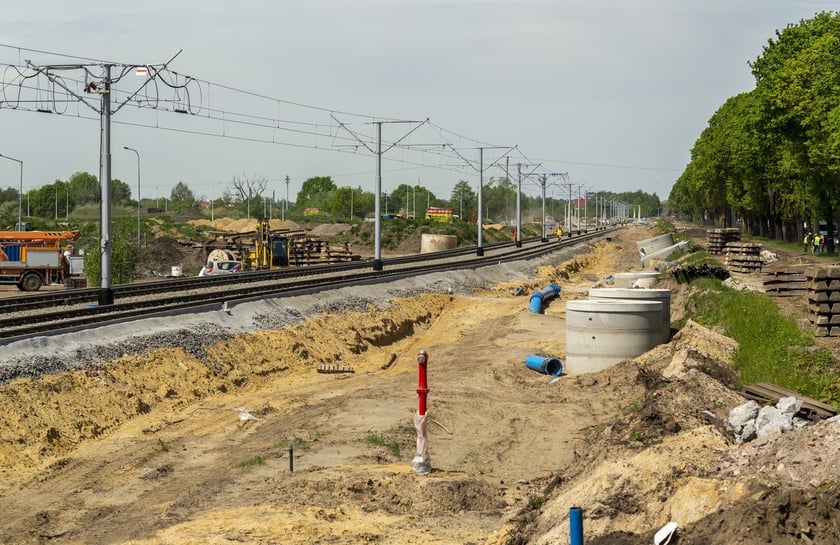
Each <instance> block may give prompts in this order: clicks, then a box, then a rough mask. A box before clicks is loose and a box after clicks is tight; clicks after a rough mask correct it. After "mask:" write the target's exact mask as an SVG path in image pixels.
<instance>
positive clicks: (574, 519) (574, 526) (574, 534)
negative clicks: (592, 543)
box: [569, 507, 583, 545]
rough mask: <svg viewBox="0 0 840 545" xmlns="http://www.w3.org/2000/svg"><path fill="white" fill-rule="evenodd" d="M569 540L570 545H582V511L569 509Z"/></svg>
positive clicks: (574, 508) (577, 508)
mask: <svg viewBox="0 0 840 545" xmlns="http://www.w3.org/2000/svg"><path fill="white" fill-rule="evenodd" d="M569 539H570V540H571V541H570V544H571V545H583V509H581V508H580V507H572V508H571V509H569Z"/></svg>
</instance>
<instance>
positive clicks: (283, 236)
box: [204, 220, 361, 270]
mask: <svg viewBox="0 0 840 545" xmlns="http://www.w3.org/2000/svg"><path fill="white" fill-rule="evenodd" d="M204 248H205V250H206V251H207V261H208V262H212V261H239V262H240V263H242V269H243V270H266V269H277V268H281V267H288V266H303V265H316V264H325V263H340V262H344V261H355V260H358V259H361V257H360V256H354V255H352V254H351V253H350V250H349V248H348V247H347V245H344V246H343V247H342V248H334V247H333V248H331V247H330V243H329V242H327V241H325V240H321V239H320V238H317V237H312V236H311V235H310V234H309V233H308V232H307V231H305V230H303V229H296V230H291V229H275V230H272V229H271V227H270V225H269V222H268V221H267V220H260V221H259V222H258V223H257V225H256V228H255V229H254V231H248V232H244V233H228V232H218V233H215V234H214V239H213V240H210V241H207V242H205V244H204Z"/></svg>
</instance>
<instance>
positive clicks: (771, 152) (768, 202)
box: [668, 12, 840, 241]
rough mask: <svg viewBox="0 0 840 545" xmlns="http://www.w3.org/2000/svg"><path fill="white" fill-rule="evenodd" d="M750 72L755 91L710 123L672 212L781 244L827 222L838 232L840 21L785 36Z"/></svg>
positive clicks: (831, 18) (822, 18) (790, 30)
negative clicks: (835, 226) (734, 227)
mask: <svg viewBox="0 0 840 545" xmlns="http://www.w3.org/2000/svg"><path fill="white" fill-rule="evenodd" d="M749 66H750V68H751V70H752V74H753V76H754V78H755V88H754V89H752V90H751V91H749V92H745V93H741V94H738V95H736V96H733V97H731V98H729V99H728V100H727V101H726V102H724V104H723V105H722V106H720V108H719V109H718V110H717V111H716V112H715V113H714V115H712V117H711V118H710V119H709V122H708V126H707V127H706V128H705V129H704V130H703V132H702V133H701V134H700V136H699V138H698V139H697V141H696V142H695V144H694V146H693V148H692V149H691V158H690V161H689V163H688V165H687V166H686V169H685V171H684V172H683V173H682V174H681V175H680V177H679V178H678V179H677V181H676V183H675V184H674V186H673V188H672V190H671V193H670V195H669V198H668V206H669V208H670V209H671V210H672V211H674V212H677V213H679V214H681V215H682V216H684V217H686V218H687V219H690V220H694V221H705V222H706V223H707V224H711V225H715V226H721V227H732V226H736V225H741V227H742V229H743V230H745V231H746V232H748V233H750V234H753V235H759V236H766V237H769V238H775V239H779V240H787V241H800V240H802V238H803V236H804V233H806V232H807V231H809V230H811V231H813V230H816V228H817V225H818V222H821V221H826V222H827V226H828V229H829V230H832V224H833V223H834V222H836V221H837V220H838V210H840V207H838V204H840V184H839V183H838V176H840V14H838V13H828V12H821V13H818V14H817V15H816V16H815V17H813V18H811V19H805V20H802V21H800V22H799V23H797V24H791V25H788V26H787V27H786V28H785V29H784V30H781V31H776V33H775V37H774V38H771V39H769V40H768V43H767V44H766V45H765V46H764V48H763V50H762V53H761V55H760V56H759V57H758V58H757V59H756V60H755V61H754V62H751V63H749ZM829 238H830V239H831V238H832V237H829Z"/></svg>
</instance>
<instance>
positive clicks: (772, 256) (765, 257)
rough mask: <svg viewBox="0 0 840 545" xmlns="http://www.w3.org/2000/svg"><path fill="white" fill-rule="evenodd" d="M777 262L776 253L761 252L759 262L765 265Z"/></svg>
mask: <svg viewBox="0 0 840 545" xmlns="http://www.w3.org/2000/svg"><path fill="white" fill-rule="evenodd" d="M778 260H779V255H778V254H776V253H773V252H771V251H770V250H761V261H763V262H764V263H765V264H767V263H775V262H776V261H778Z"/></svg>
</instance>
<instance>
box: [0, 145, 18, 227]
mask: <svg viewBox="0 0 840 545" xmlns="http://www.w3.org/2000/svg"><path fill="white" fill-rule="evenodd" d="M0 157H2V158H3V159H8V160H9V161H14V162H15V163H18V164H19V165H20V190H19V191H18V222H17V228H16V229H15V231H23V229H21V227H23V225H22V223H21V222H22V221H23V218H22V212H23V161H21V160H20V159H15V158H14V157H9V156H8V155H3V154H0Z"/></svg>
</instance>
